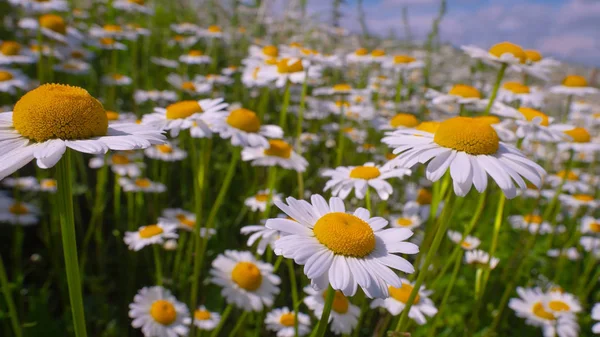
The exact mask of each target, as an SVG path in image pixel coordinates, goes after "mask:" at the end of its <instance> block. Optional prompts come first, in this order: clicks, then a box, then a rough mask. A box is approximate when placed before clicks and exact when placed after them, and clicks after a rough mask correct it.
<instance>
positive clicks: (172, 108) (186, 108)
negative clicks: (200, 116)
mask: <svg viewBox="0 0 600 337" xmlns="http://www.w3.org/2000/svg"><path fill="white" fill-rule="evenodd" d="M201 112H202V108H201V107H200V105H199V104H198V101H181V102H177V103H173V104H171V105H169V106H167V115H166V116H167V119H180V118H188V117H190V116H191V115H193V114H197V113H201Z"/></svg>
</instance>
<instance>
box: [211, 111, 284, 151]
mask: <svg viewBox="0 0 600 337" xmlns="http://www.w3.org/2000/svg"><path fill="white" fill-rule="evenodd" d="M211 123H212V124H211V126H212V128H213V129H214V130H215V131H216V132H218V133H219V135H220V136H221V138H224V139H229V138H231V144H232V145H235V146H243V147H263V148H267V147H269V141H268V140H267V138H266V137H269V138H281V137H283V130H282V129H281V128H280V127H279V126H277V125H262V124H261V121H260V119H259V118H258V116H257V115H256V113H255V112H254V111H252V110H248V109H244V108H239V109H234V110H231V111H230V112H229V113H224V114H221V115H220V118H217V119H215V120H211Z"/></svg>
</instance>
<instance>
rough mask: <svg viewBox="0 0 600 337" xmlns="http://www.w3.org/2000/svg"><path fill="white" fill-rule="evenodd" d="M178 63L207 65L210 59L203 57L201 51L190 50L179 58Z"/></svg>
mask: <svg viewBox="0 0 600 337" xmlns="http://www.w3.org/2000/svg"><path fill="white" fill-rule="evenodd" d="M179 62H181V63H185V64H208V63H210V62H211V58H210V56H206V55H204V53H203V52H202V51H201V50H198V49H192V50H190V51H189V52H188V53H187V54H184V55H181V56H179Z"/></svg>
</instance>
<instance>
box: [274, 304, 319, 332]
mask: <svg viewBox="0 0 600 337" xmlns="http://www.w3.org/2000/svg"><path fill="white" fill-rule="evenodd" d="M295 324H296V315H295V314H294V312H293V311H290V309H288V308H287V307H283V308H277V309H273V310H272V311H271V312H269V313H267V317H266V318H265V325H266V328H267V330H270V331H273V332H276V333H277V337H294V336H296V334H295V332H294V325H295ZM309 332H310V317H309V316H308V315H307V314H303V313H301V312H299V313H298V335H297V336H306V335H307V334H308V333H309Z"/></svg>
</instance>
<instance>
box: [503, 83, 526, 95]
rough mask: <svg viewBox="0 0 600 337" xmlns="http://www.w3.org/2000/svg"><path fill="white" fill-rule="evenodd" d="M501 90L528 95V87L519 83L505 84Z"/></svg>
mask: <svg viewBox="0 0 600 337" xmlns="http://www.w3.org/2000/svg"><path fill="white" fill-rule="evenodd" d="M502 88H504V89H505V90H508V91H510V92H512V93H513V94H528V93H530V90H529V87H528V86H526V85H524V84H521V83H519V82H506V83H504V84H503V85H502Z"/></svg>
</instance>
